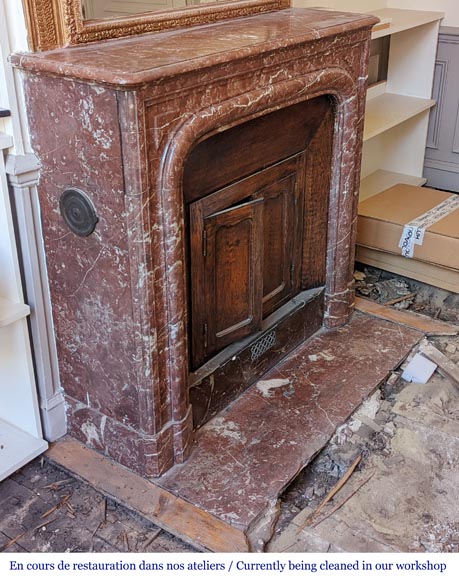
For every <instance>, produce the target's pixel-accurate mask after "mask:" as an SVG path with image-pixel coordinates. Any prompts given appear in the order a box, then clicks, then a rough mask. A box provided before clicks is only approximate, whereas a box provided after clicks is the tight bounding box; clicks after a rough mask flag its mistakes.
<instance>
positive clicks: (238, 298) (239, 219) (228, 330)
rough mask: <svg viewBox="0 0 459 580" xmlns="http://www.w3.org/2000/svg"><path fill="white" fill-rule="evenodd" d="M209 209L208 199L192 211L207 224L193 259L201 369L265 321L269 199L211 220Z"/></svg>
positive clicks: (195, 346) (197, 351)
mask: <svg viewBox="0 0 459 580" xmlns="http://www.w3.org/2000/svg"><path fill="white" fill-rule="evenodd" d="M224 194H225V192H224V191H223V192H222V194H221V198H222V201H223V199H224ZM214 200H215V198H214ZM208 208H209V204H207V203H206V199H204V200H202V202H197V205H196V206H194V207H193V208H191V219H192V221H195V220H196V221H197V222H198V224H199V228H200V227H201V224H202V230H201V232H198V231H197V227H198V226H197V224H196V225H195V228H194V229H195V235H194V236H193V239H192V255H191V280H192V295H193V310H192V332H193V363H194V365H195V366H197V365H198V364H200V363H201V362H203V361H204V360H205V359H206V358H208V357H209V356H210V355H212V354H213V353H215V352H216V351H218V350H220V349H221V348H223V347H225V346H227V345H228V344H231V343H232V342H234V341H235V340H238V339H240V338H243V337H244V336H247V335H249V334H251V333H252V332H255V330H257V329H258V328H259V327H260V324H261V320H262V247H263V240H262V232H263V229H262V228H263V226H262V216H263V199H262V198H260V199H256V200H252V201H249V202H247V203H242V204H240V205H237V206H235V207H229V208H227V209H224V210H222V211H218V212H216V213H213V214H210V215H206V213H207V211H208ZM199 233H200V234H201V235H199Z"/></svg>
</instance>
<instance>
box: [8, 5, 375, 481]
mask: <svg viewBox="0 0 459 580" xmlns="http://www.w3.org/2000/svg"><path fill="white" fill-rule="evenodd" d="M374 22H375V19H374V18H373V17H370V16H366V15H365V16H358V15H357V16H356V15H348V14H343V13H332V12H329V11H315V10H307V9H288V10H283V11H280V12H277V13H272V14H263V15H257V16H251V17H247V18H242V19H237V20H235V21H234V22H233V21H227V22H222V23H218V24H214V25H211V26H208V27H207V26H202V27H196V28H192V29H188V30H182V31H170V32H166V33H161V34H155V35H143V36H139V37H138V38H128V39H119V40H114V41H107V42H103V43H100V44H92V45H87V46H82V47H77V48H72V49H61V50H57V51H52V52H49V53H37V54H33V55H29V54H26V55H16V56H14V57H13V58H12V61H13V63H14V64H15V66H17V67H20V68H22V69H23V70H24V71H25V72H24V88H25V94H26V100H27V106H28V111H29V123H30V128H31V133H32V140H33V147H34V149H35V151H36V153H37V155H38V156H39V157H40V161H41V163H42V167H43V172H42V177H41V182H40V186H39V195H40V200H41V207H42V215H43V231H44V237H45V245H46V252H47V261H48V272H49V278H50V285H51V293H52V300H53V312H54V320H55V327H56V335H57V340H58V351H59V360H60V373H61V380H62V385H63V388H64V391H65V393H66V398H67V403H68V419H69V430H70V432H71V433H72V434H73V435H74V436H75V437H77V438H78V439H80V440H82V441H83V442H84V443H86V444H87V445H89V446H91V447H93V448H95V449H98V450H100V451H102V452H104V453H106V454H108V455H109V456H111V457H112V458H113V459H115V460H116V461H118V462H119V463H121V464H123V465H126V466H127V467H129V468H131V469H133V470H134V471H136V472H138V473H140V474H141V475H143V476H145V477H149V478H152V477H156V476H158V475H160V474H161V473H164V472H165V471H166V470H168V469H169V468H170V467H172V466H173V465H174V463H176V462H181V461H184V460H185V459H186V457H187V454H188V452H189V448H190V445H191V441H192V437H191V436H192V419H191V409H190V404H189V398H188V374H189V362H188V332H187V323H188V295H187V269H186V263H187V256H186V243H185V240H186V231H185V202H184V198H183V170H184V167H185V164H186V160H187V158H188V157H189V155H190V152H191V151H192V150H193V149H194V147H195V145H196V144H198V143H200V142H201V141H203V140H204V139H205V138H206V137H207V136H211V135H212V134H215V133H216V132H217V131H222V130H224V129H226V128H231V127H235V126H237V125H240V124H242V123H245V122H248V121H250V120H253V119H257V118H262V116H263V115H266V114H267V113H270V112H273V111H276V110H280V109H284V108H286V107H289V106H294V105H296V104H298V103H302V102H304V101H306V100H310V99H314V98H316V97H319V96H321V95H327V96H328V97H327V98H330V99H331V100H332V102H333V107H334V118H333V119H334V121H333V123H334V125H333V128H334V131H333V147H332V150H331V154H326V155H322V156H320V158H317V159H316V162H317V167H316V168H313V167H311V168H308V169H307V171H306V181H308V180H309V182H310V185H311V184H312V186H313V187H324V184H323V183H321V179H320V174H321V172H322V173H325V174H326V173H327V171H323V169H324V167H330V166H331V183H330V187H329V190H330V191H329V195H328V200H327V201H328V206H329V209H328V214H327V215H326V216H324V215H322V217H320V219H319V220H318V221H317V222H316V221H315V220H314V217H313V216H314V214H313V212H314V204H315V203H317V199H316V197H315V196H312V197H311V202H310V203H311V210H312V213H311V218H310V220H309V221H308V222H307V223H306V224H305V227H307V228H311V229H312V230H314V229H315V228H326V229H327V235H326V236H322V238H323V239H325V240H326V241H325V242H324V243H325V244H326V251H325V249H322V250H320V252H321V253H322V255H323V258H322V263H320V260H319V261H318V262H319V263H318V264H317V271H316V272H315V273H314V272H310V274H308V275H311V276H313V277H314V276H316V278H317V279H318V281H319V279H320V277H321V276H322V274H321V272H323V271H324V270H325V298H324V301H325V314H324V320H325V324H326V325H327V326H328V327H333V326H336V325H341V324H344V323H346V321H347V320H348V318H349V316H350V314H351V312H352V308H353V287H352V263H353V255H354V244H355V221H356V206H357V203H356V202H357V184H358V180H359V170H360V152H361V144H362V129H363V109H364V103H365V83H366V75H367V59H368V48H369V39H370V29H371V26H372V25H373V24H374ZM315 138H320V136H319V137H314V138H313V139H315ZM317 174H318V175H317ZM69 186H72V187H78V188H80V189H82V190H83V191H84V192H85V193H86V194H87V196H88V197H89V199H90V200H91V202H92V203H93V204H94V207H95V209H96V213H97V215H98V218H99V221H98V223H97V226H96V230H95V232H94V233H93V234H92V235H90V236H88V237H79V236H76V235H74V234H73V233H71V232H69V230H68V229H67V226H66V224H65V222H64V220H63V219H62V217H61V216H60V215H59V199H60V196H61V194H62V192H63V190H64V189H66V188H68V187H69ZM319 213H320V212H319ZM303 259H311V257H307V256H306V257H305V255H304V254H303ZM324 264H325V268H324ZM319 283H320V281H319Z"/></svg>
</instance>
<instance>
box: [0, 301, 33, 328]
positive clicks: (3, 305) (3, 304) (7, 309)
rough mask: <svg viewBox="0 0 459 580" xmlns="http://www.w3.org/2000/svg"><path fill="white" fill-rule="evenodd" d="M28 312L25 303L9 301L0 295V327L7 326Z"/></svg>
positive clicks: (28, 309)
mask: <svg viewBox="0 0 459 580" xmlns="http://www.w3.org/2000/svg"><path fill="white" fill-rule="evenodd" d="M29 314H30V308H29V306H27V304H18V303H16V302H11V300H7V299H6V298H2V297H1V296H0V328H2V327H3V326H8V325H9V324H12V323H13V322H16V321H17V320H21V318H25V317H26V316H28V315H29Z"/></svg>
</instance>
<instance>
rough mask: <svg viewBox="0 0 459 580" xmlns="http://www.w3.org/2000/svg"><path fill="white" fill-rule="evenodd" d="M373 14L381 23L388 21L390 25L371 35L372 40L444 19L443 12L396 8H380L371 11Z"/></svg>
mask: <svg viewBox="0 0 459 580" xmlns="http://www.w3.org/2000/svg"><path fill="white" fill-rule="evenodd" d="M371 14H374V15H375V16H377V17H378V18H380V19H381V20H382V21H383V22H384V21H386V20H388V19H389V20H390V25H389V26H388V27H386V28H381V29H380V30H376V31H374V32H373V34H372V35H371V38H372V39H375V38H380V37H381V36H388V35H389V34H396V33H397V32H403V31H404V30H410V29H411V28H416V27H417V26H422V25H423V24H430V23H431V22H436V21H437V20H441V19H442V18H443V17H444V15H445V14H444V12H428V11H426V10H401V9H398V8H382V9H381V10H372V11H371Z"/></svg>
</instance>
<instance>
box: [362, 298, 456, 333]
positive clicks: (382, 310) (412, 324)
mask: <svg viewBox="0 0 459 580" xmlns="http://www.w3.org/2000/svg"><path fill="white" fill-rule="evenodd" d="M355 307H356V309H357V310H359V311H360V312H364V313H365V314H370V315H372V316H376V317H377V318H382V319H384V320H389V321H391V322H396V323H398V324H402V325H403V326H408V327H409V328H414V329H415V330H420V331H421V332H424V333H425V334H427V335H428V336H431V335H445V336H455V335H456V334H458V333H459V326H456V325H454V324H450V323H449V322H443V321H442V320H436V319H434V318H430V317H428V316H424V315H422V314H417V313H416V312H410V311H407V310H397V309H396V308H392V307H391V306H384V304H378V303H377V302H374V301H373V300H367V299H366V298H359V297H356V298H355Z"/></svg>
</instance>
